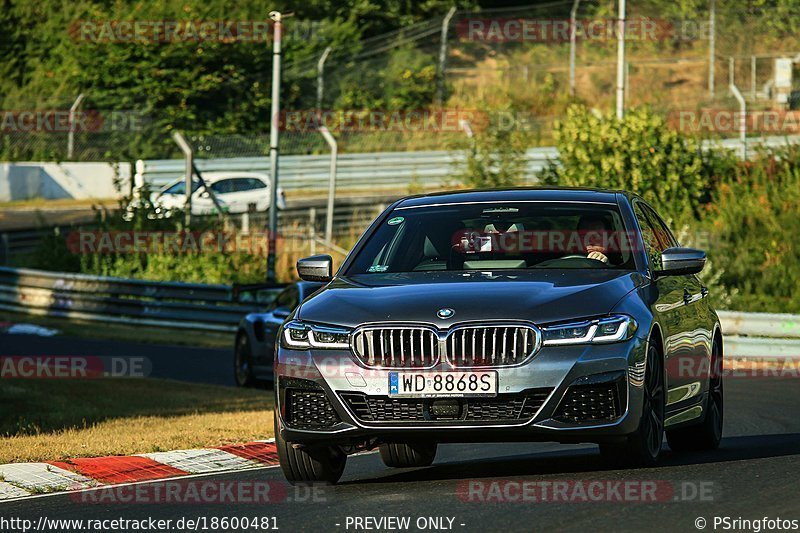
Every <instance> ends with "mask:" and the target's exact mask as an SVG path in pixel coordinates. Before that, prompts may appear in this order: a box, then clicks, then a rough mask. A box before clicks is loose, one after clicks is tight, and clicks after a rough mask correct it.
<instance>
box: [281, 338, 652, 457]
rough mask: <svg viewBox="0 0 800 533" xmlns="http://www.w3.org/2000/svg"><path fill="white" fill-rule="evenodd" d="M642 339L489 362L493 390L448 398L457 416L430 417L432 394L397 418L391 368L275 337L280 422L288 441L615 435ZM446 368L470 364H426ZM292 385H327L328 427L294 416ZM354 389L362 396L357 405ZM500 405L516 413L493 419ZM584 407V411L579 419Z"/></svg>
mask: <svg viewBox="0 0 800 533" xmlns="http://www.w3.org/2000/svg"><path fill="white" fill-rule="evenodd" d="M646 342H647V341H646V340H645V339H643V338H639V337H633V338H631V339H629V340H627V341H624V342H618V343H613V344H595V345H575V346H546V347H543V348H541V349H540V350H539V352H538V353H537V354H536V355H535V356H534V357H533V358H532V359H530V360H529V361H527V362H526V363H524V364H523V365H520V366H516V367H499V368H495V369H492V370H496V371H497V373H498V396H497V398H496V399H495V400H494V401H490V402H486V403H484V402H482V401H481V399H477V398H474V399H473V398H466V399H460V400H449V401H450V403H451V404H452V403H458V404H459V407H458V409H459V410H460V411H459V412H460V415H457V416H451V417H444V418H440V417H433V416H432V415H430V413H431V412H433V410H432V407H431V406H432V404H433V402H435V401H437V400H436V399H425V400H404V407H403V412H406V411H407V410H408V409H417V410H418V412H419V413H420V415H419V416H424V418H425V419H424V420H401V418H402V415H401V416H400V417H399V418H400V419H397V418H395V419H392V418H391V417H388V418H387V416H388V415H386V413H390V412H392V411H390V410H388V408H389V407H391V405H395V406H396V407H397V402H392V400H391V398H390V397H389V390H388V389H389V372H390V371H389V370H383V369H381V370H377V369H369V368H365V367H363V366H361V365H359V364H358V363H356V361H355V359H354V358H353V356H352V355H351V354H350V352H349V351H348V350H290V349H287V348H284V347H283V346H280V347H279V348H278V350H277V353H276V361H275V376H276V383H275V393H276V411H277V414H278V416H279V417H280V418H279V420H280V428H281V429H280V431H281V432H282V436H283V438H284V439H285V440H286V441H288V442H292V443H298V444H306V445H313V444H314V443H319V444H323V443H324V444H326V445H328V444H341V445H358V444H363V443H365V442H371V441H378V442H402V441H413V440H418V439H424V440H427V441H434V442H492V441H554V442H563V443H578V442H613V441H619V440H621V439H622V438H624V437H625V436H626V435H629V434H631V433H633V432H634V431H636V429H637V428H638V427H639V418H640V415H639V414H640V413H641V410H642V409H641V407H642V399H643V390H642V381H643V376H644V361H645V359H646V357H645V354H646ZM451 370H468V369H453V368H452V367H449V366H448V365H447V364H440V365H438V366H437V367H435V368H433V369H431V370H430V371H451ZM482 370H483V369H482ZM426 371H428V370H426ZM296 387H300V388H302V389H305V390H307V391H312V390H313V391H315V392H314V393H313V394H316V395H317V398H318V399H319V398H321V396H320V394H323V393H324V396H325V398H327V400H328V401H329V402H330V408H332V411H331V410H330V409H328V414H329V415H330V417H331V418H333V419H335V421H332V422H331V423H330V424H328V425H326V426H325V427H309V426H308V425H304V424H302V423H298V422H296V421H295V420H292V416H293V415H292V413H291V410H292V409H294V407H293V406H292V405H287V404H291V401H289V400H287V391H289V390H293V389H295V388H296ZM598 391H599V392H598ZM612 392H613V396H614V399H615V401H616V402H617V408H616V410H615V411H614V413H613V416H611V415H608V414H607V413H606V415H605V416H603V417H600V418H598V417H596V416H594V417H592V414H594V415H596V414H597V411H596V410H595V409H594V408H595V407H596V406H595V405H594V404H595V403H596V402H597V400H596V399H595V398H593V395H595V396H596V395H597V394H600V395H601V396H603V397H604V398H605V397H608V398H606V399H608V401H612V400H611V398H610V395H612ZM292 394H294V393H292ZM294 397H295V396H292V398H294ZM309 397H311V396H309ZM534 397H535V398H537V399H536V402H535V405H532V404H531V400H530V399H529V398H534ZM354 398H359V400H358V404H356V402H355V400H354ZM362 398H363V400H361V399H362ZM506 399H507V401H509V402H510V401H518V400H519V399H522V400H521V401H522V402H524V403H518V404H514V405H524V406H525V407H524V408H523V407H520V410H519V411H517V410H516V408H514V409H512V408H511V407H509V405H510V404H509V405H506V404H504V403H503V402H505V401H506ZM292 401H294V400H292ZM367 403H369V404H370V406H371V408H374V405H375V404H377V405H379V406H380V409H379V411H380V413H381V414H382V415H383V417H381V416H375V417H373V419H371V420H370V419H366V418H365V416H364V412H366V411H364V410H362V409H359V406H362V405H366V404H367ZM567 404H569V405H567ZM498 407H499V409H500V411H503V408H504V407H508V409H507V410H506V411H504V412H512V411H514V412H516V413H517V416H518V417H517V418H514V419H510V418H509V417H506V418H502V417H500V419H498V418H497V416H496V413H497V412H498ZM287 408H288V409H289V410H288V411H287ZM385 408H386V409H385ZM315 409H316V411H314V410H315ZM364 409H366V408H364ZM398 410H399V409H398ZM398 410H396V411H398ZM312 411H314V412H318V411H319V410H318V409H317V407H314V406H311V407H310V408H309V409H307V410H306V411H305V412H312ZM334 412H335V414H334ZM373 413H374V411H373ZM475 413H478V416H477V417H475V416H474V415H475ZM581 413H585V414H587V416H588V418H586V417H583V418H582V417H581ZM604 413H605V411H604ZM567 414H568V415H569V416H567ZM395 416H397V414H395ZM492 416H494V418H492Z"/></svg>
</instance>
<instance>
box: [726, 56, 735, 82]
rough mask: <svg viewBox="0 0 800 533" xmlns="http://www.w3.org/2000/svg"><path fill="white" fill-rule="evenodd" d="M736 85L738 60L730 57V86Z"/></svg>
mask: <svg viewBox="0 0 800 533" xmlns="http://www.w3.org/2000/svg"><path fill="white" fill-rule="evenodd" d="M735 84H736V59H734V57H733V56H728V85H729V86H730V85H735Z"/></svg>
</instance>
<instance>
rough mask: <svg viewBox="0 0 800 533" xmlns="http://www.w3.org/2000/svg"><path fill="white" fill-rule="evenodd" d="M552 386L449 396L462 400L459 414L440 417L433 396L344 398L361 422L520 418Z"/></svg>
mask: <svg viewBox="0 0 800 533" xmlns="http://www.w3.org/2000/svg"><path fill="white" fill-rule="evenodd" d="M551 391H552V389H535V390H530V391H526V392H522V393H514V394H501V395H499V396H497V397H495V398H459V399H452V398H450V399H448V400H449V401H458V402H460V403H461V409H460V410H459V412H460V413H461V415H460V416H459V417H458V418H451V417H447V418H445V417H442V418H439V419H437V418H436V417H435V415H432V414H431V405H432V404H433V403H434V402H435V401H437V400H436V399H433V398H392V397H389V396H367V395H365V394H363V393H350V392H348V393H342V395H341V396H342V399H343V400H344V401H345V403H346V404H347V405H348V406H349V407H350V409H351V410H352V411H353V414H354V415H355V417H356V418H358V419H359V420H360V421H362V422H368V423H402V422H424V423H432V424H435V423H437V422H453V421H458V420H461V421H464V422H476V423H486V422H507V423H513V422H521V421H528V420H530V419H532V418H533V417H534V415H535V414H536V413H537V412H538V411H539V409H540V408H541V406H542V405H543V404H544V402H545V400H547V398H548V396H549V394H550V392H551Z"/></svg>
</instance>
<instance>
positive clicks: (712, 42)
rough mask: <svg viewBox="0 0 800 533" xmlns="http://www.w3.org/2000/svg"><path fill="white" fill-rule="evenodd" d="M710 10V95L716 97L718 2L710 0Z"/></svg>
mask: <svg viewBox="0 0 800 533" xmlns="http://www.w3.org/2000/svg"><path fill="white" fill-rule="evenodd" d="M709 2H710V6H709V10H708V95H709V96H710V97H712V98H713V97H714V59H715V58H714V56H715V54H716V51H715V45H716V37H717V32H716V24H717V15H716V11H717V2H716V0H709Z"/></svg>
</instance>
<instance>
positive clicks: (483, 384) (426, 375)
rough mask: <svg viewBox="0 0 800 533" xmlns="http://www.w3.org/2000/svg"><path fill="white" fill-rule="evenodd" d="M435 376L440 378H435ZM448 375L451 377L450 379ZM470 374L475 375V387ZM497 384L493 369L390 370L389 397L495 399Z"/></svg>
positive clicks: (496, 376)
mask: <svg viewBox="0 0 800 533" xmlns="http://www.w3.org/2000/svg"><path fill="white" fill-rule="evenodd" d="M437 376H441V378H439V380H437ZM448 376H452V380H450V379H448ZM470 376H475V387H473V386H472V384H471V381H470V380H471V378H470ZM404 378H405V379H404ZM437 382H438V383H439V384H440V385H437ZM451 383H452V385H451ZM462 384H463V385H462ZM409 387H410V388H411V390H409ZM437 387H439V388H438V390H437ZM498 387H499V378H498V374H497V371H496V370H474V371H470V370H464V371H445V372H423V371H419V372H415V371H407V370H402V371H399V370H398V371H391V372H389V396H390V397H392V398H494V397H495V396H497V390H498Z"/></svg>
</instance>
